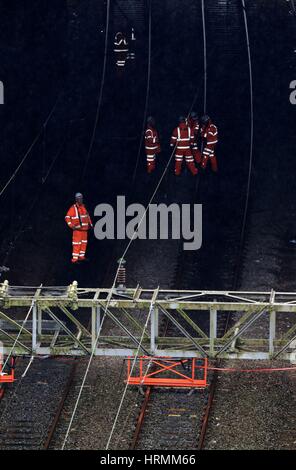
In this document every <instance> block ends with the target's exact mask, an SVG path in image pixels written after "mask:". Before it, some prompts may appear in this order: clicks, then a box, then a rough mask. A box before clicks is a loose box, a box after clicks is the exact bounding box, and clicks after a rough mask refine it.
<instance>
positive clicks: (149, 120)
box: [147, 116, 155, 126]
mask: <svg viewBox="0 0 296 470" xmlns="http://www.w3.org/2000/svg"><path fill="white" fill-rule="evenodd" d="M147 124H148V125H149V124H151V126H155V119H154V117H153V116H148V117H147Z"/></svg>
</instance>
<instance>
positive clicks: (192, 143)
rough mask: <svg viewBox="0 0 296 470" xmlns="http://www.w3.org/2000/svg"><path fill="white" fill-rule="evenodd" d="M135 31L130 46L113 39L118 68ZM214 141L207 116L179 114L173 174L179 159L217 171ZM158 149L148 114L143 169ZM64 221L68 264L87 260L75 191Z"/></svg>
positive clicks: (84, 214)
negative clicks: (68, 236) (68, 244)
mask: <svg viewBox="0 0 296 470" xmlns="http://www.w3.org/2000/svg"><path fill="white" fill-rule="evenodd" d="M135 40H136V38H135V34H134V30H133V29H132V32H131V41H130V46H129V45H128V42H127V40H126V37H125V36H124V34H123V33H121V32H118V33H116V35H115V40H114V53H115V56H116V66H117V68H118V70H122V69H123V68H124V67H125V64H126V60H127V59H131V60H134V59H135V47H134V45H135ZM217 142H218V130H217V127H216V126H215V125H214V124H213V123H212V121H211V119H210V117H209V116H207V115H204V116H202V117H201V118H198V115H197V114H196V113H195V112H191V113H190V114H189V116H188V117H187V118H185V117H180V118H179V123H178V126H177V127H176V128H175V129H174V130H173V133H172V136H171V142H170V145H171V147H172V148H173V150H174V151H175V175H177V176H178V175H180V174H181V170H182V164H183V160H184V159H185V162H186V165H187V167H188V169H189V170H190V172H191V173H192V175H196V174H197V173H198V167H197V165H200V167H201V168H202V169H205V168H206V166H207V163H208V160H210V162H211V168H212V170H213V171H214V172H217V169H218V168H217V159H216V155H215V147H216V144H217ZM160 151H161V148H160V140H159V133H158V131H157V128H156V123H155V119H154V118H153V117H152V116H150V117H148V119H147V126H146V131H145V152H146V160H147V172H148V173H152V172H153V171H154V170H155V165H156V155H158V154H159V153H160ZM65 221H66V223H67V225H68V226H69V228H70V229H71V230H72V234H73V235H72V260H71V261H72V263H73V264H79V263H81V262H85V261H87V258H86V256H85V255H86V248H87V242H88V232H89V230H91V229H93V223H92V220H91V218H90V215H89V213H88V211H87V209H86V207H85V205H84V203H83V195H82V194H81V193H76V194H75V203H74V204H73V205H72V206H71V207H70V209H69V210H68V212H67V214H66V216H65Z"/></svg>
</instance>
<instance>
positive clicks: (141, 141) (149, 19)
mask: <svg viewBox="0 0 296 470" xmlns="http://www.w3.org/2000/svg"><path fill="white" fill-rule="evenodd" d="M151 1H152V0H149V16H148V66H147V86H146V98H145V107H144V116H143V126H142V133H141V138H140V142H139V148H138V153H137V158H136V165H135V168H134V172H133V177H132V184H134V182H135V179H136V176H137V170H138V165H139V158H140V153H141V150H142V144H143V139H144V134H145V127H146V120H147V110H148V102H149V94H150V78H151Z"/></svg>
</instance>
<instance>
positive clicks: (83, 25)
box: [0, 0, 295, 288]
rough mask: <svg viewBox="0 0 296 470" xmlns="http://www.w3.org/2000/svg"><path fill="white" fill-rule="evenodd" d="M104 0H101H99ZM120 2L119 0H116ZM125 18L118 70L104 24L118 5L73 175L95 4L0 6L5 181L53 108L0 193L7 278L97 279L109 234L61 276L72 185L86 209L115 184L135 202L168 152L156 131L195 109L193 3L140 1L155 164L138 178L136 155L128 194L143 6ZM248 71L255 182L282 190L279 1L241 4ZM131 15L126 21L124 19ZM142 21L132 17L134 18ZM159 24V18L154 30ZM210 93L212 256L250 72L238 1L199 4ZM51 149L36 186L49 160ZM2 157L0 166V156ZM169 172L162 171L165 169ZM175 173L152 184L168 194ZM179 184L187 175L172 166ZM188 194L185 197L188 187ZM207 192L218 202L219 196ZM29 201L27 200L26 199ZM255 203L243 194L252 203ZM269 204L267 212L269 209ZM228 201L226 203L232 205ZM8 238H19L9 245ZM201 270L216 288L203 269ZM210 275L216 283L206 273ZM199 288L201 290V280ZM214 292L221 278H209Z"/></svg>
mask: <svg viewBox="0 0 296 470" xmlns="http://www.w3.org/2000/svg"><path fill="white" fill-rule="evenodd" d="M111 3H112V2H111ZM119 3H120V2H119ZM138 3H140V4H141V5H142V10H141V9H140V10H139V12H138V13H137V14H136V16H135V14H134V13H133V12H132V11H130V13H129V14H130V16H129V18H128V20H129V22H127V20H126V19H125V20H124V21H125V22H126V25H125V26H126V29H128V26H129V25H130V24H132V23H133V24H139V28H138V29H139V34H138V37H139V41H138V48H139V50H138V54H137V64H136V70H132V69H131V68H130V69H129V70H126V75H125V76H124V77H123V78H122V79H121V80H119V79H117V78H116V76H115V73H114V62H113V56H112V50H111V49H112V40H113V33H114V31H115V30H116V26H117V25H118V23H120V21H121V20H122V21H123V18H124V17H123V15H122V14H121V12H120V10H119V9H118V8H117V6H116V5H117V3H116V2H113V3H112V7H111V21H110V34H109V48H108V60H107V73H106V80H105V85H104V90H103V103H102V108H101V113H100V116H99V121H98V126H97V130H96V134H95V142H94V145H93V148H92V152H91V155H90V159H89V163H88V166H87V169H86V170H87V171H86V176H85V178H84V179H83V181H82V177H81V174H82V172H83V169H84V166H85V162H86V161H87V155H88V150H89V145H90V138H91V134H92V130H93V124H94V117H95V112H96V104H97V96H98V89H99V84H100V77H101V71H102V70H101V69H102V53H103V48H104V30H105V4H104V2H101V3H100V2H97V1H92V0H89V1H87V2H77V1H74V0H73V1H71V2H70V1H69V2H65V1H60V0H59V1H52V2H50V3H49V2H45V1H44V2H42V1H40V0H39V1H32V0H31V1H29V2H20V1H15V0H14V1H11V2H10V3H9V4H7V2H2V3H1V33H0V48H1V52H2V54H1V55H2V61H1V77H0V78H1V79H2V81H3V82H4V84H5V104H4V105H2V106H1V108H0V112H1V115H0V117H1V123H2V125H1V129H2V133H1V134H2V146H1V148H2V151H1V159H2V161H3V164H2V172H1V185H2V186H3V185H4V184H5V182H6V181H7V179H8V177H9V176H10V175H11V173H12V172H13V170H14V169H15V168H16V166H17V164H18V162H19V161H20V160H21V158H22V156H23V154H24V153H25V151H26V149H27V148H28V147H29V145H30V144H31V142H32V140H33V139H34V137H35V136H36V135H38V133H39V131H40V130H41V129H42V124H43V122H44V121H45V119H46V117H47V116H48V113H49V111H50V110H51V109H52V107H53V106H54V104H55V103H56V101H57V100H58V101H57V104H56V107H55V109H54V112H53V115H52V117H51V119H50V121H49V122H48V124H47V126H46V128H45V129H44V132H43V133H42V134H41V136H40V138H39V140H38V142H37V144H36V145H35V147H34V148H33V150H32V151H31V153H30V154H29V156H28V158H27V160H26V162H25V164H24V165H23V166H22V167H21V170H20V171H19V173H18V174H17V176H16V178H15V179H14V181H13V183H11V185H10V186H9V187H8V188H7V190H6V191H5V193H4V194H3V195H2V207H3V210H2V218H1V236H2V242H1V264H5V265H7V266H9V267H10V273H9V276H8V278H9V281H10V282H11V283H15V284H40V283H41V282H44V283H54V284H64V283H68V282H69V281H71V280H72V279H73V277H76V278H77V277H78V280H79V281H80V284H85V285H86V284H94V283H97V282H98V279H100V278H101V275H102V274H103V273H104V271H105V269H106V266H107V264H108V254H110V252H111V248H112V245H113V244H112V242H104V243H103V242H98V241H96V240H92V243H91V246H90V250H89V254H90V256H91V258H92V259H93V263H92V264H91V266H90V269H89V268H88V269H87V272H84V273H76V272H75V273H73V272H72V268H71V266H70V265H69V264H68V263H69V257H70V251H71V246H70V234H69V232H68V230H67V227H66V226H65V223H64V220H63V217H64V214H65V212H66V210H67V209H68V206H69V205H70V204H71V203H72V195H73V193H74V192H75V191H77V190H82V191H83V192H84V193H85V199H86V202H87V204H88V207H89V209H90V211H91V212H92V210H93V208H94V206H95V205H96V204H97V203H99V202H102V201H104V202H111V201H114V198H115V196H116V195H117V194H127V193H128V194H129V196H130V199H131V200H137V201H139V202H142V203H143V202H145V201H147V197H148V195H149V194H151V192H152V190H153V188H154V186H155V184H156V182H157V179H158V177H159V175H160V169H161V167H163V164H164V163H165V161H167V159H168V158H169V147H168V144H167V142H168V139H169V136H170V132H171V130H172V128H173V127H174V126H175V123H176V119H177V117H178V115H179V114H182V113H183V114H184V113H186V112H187V110H188V109H189V108H190V106H191V104H192V101H193V99H194V97H196V101H195V104H194V108H195V109H196V110H197V111H198V112H201V110H202V107H203V43H202V24H201V11H200V5H197V3H198V2H192V1H187V2H186V6H187V8H184V2H182V5H181V4H180V2H175V1H172V0H170V1H166V2H161V3H160V2H152V62H151V85H150V98H149V106H148V113H153V114H154V115H155V116H156V118H157V122H158V127H159V129H160V133H161V137H162V147H163V153H162V155H161V158H160V160H161V163H160V165H159V167H158V172H157V174H156V175H154V176H153V177H152V178H151V179H150V180H149V181H148V178H147V176H146V175H145V161H144V155H143V151H142V152H141V154H140V163H139V166H138V172H137V183H136V185H135V186H134V187H133V188H132V190H131V175H132V173H133V170H134V167H135V162H136V157H137V152H138V147H139V142H140V135H141V128H142V118H143V112H144V102H145V93H146V80H147V71H146V69H147V5H146V2H144V1H143V2H138ZM247 13H248V20H249V33H250V43H251V54H252V65H253V80H254V129H255V135H254V164H253V172H252V175H253V183H252V186H251V189H253V188H254V187H255V186H256V185H260V184H265V185H266V187H267V190H270V191H272V190H273V189H272V188H273V185H274V183H275V182H276V183H277V184H278V182H279V180H280V182H281V183H282V194H283V197H284V195H285V193H288V192H289V193H290V192H291V191H293V192H294V191H295V184H294V179H293V180H292V181H291V182H289V185H286V179H287V177H288V176H289V175H291V173H292V174H293V172H294V154H293V149H294V144H295V133H294V126H293V125H291V123H293V122H295V119H294V121H293V118H294V117H295V107H293V106H292V105H291V104H290V103H289V89H288V87H289V83H290V81H291V80H292V79H293V78H294V75H293V73H294V69H295V54H293V49H294V46H295V22H294V19H293V17H292V16H291V15H289V11H288V6H287V4H286V2H284V1H280V0H277V1H270V0H269V1H265V2H260V4H258V2H254V1H249V2H247ZM133 15H134V17H133ZM140 20H142V22H141V21H140ZM160 26H161V27H160ZM206 27H207V52H208V54H207V55H208V83H207V89H208V98H207V103H208V105H207V110H208V113H209V114H211V115H212V116H213V119H214V121H215V122H216V123H217V125H218V127H219V132H220V143H219V148H218V158H219V163H220V173H219V178H214V177H213V176H212V175H207V176H206V177H205V178H203V180H202V182H201V192H200V194H201V196H200V199H201V202H203V203H204V210H203V213H204V234H203V238H204V243H203V248H202V250H200V252H199V253H198V254H197V255H196V256H199V257H201V258H202V256H203V250H205V251H204V252H205V253H206V256H207V263H209V262H211V260H209V259H208V248H209V245H208V244H210V243H211V245H212V246H211V250H210V251H211V257H212V259H213V260H214V259H215V256H216V252H217V250H221V248H222V249H223V247H221V245H220V244H219V238H221V237H220V233H221V236H222V238H223V231H224V230H225V228H226V229H227V226H228V225H229V224H231V223H232V222H231V220H229V219H228V220H224V217H223V213H224V212H225V213H228V210H226V211H224V208H226V209H229V206H230V207H231V205H232V204H233V194H235V198H236V201H235V204H234V206H235V212H234V214H233V215H234V218H235V217H240V216H241V213H242V211H241V208H242V204H243V202H244V197H245V188H246V180H247V178H246V176H247V169H248V163H249V121H250V116H249V100H250V97H249V77H248V62H247V49H246V44H245V32H244V25H243V17H242V10H241V6H240V2H239V1H229V2H227V4H225V5H224V6H222V5H221V4H220V3H219V2H218V1H215V0H212V1H209V2H206ZM57 153H59V154H58V158H57V159H56V161H55V163H54V166H53V167H52V171H51V172H50V174H49V176H48V178H47V180H46V182H45V183H44V184H42V178H44V176H45V175H46V174H47V172H48V170H49V168H50V165H51V163H52V162H53V160H54V158H55V156H56V155H57ZM4 162H5V163H4ZM171 172H172V169H171ZM175 184H176V183H175V181H174V177H173V176H171V175H170V177H169V179H165V180H164V183H163V186H164V188H163V189H164V192H165V193H167V192H168V193H169V195H170V197H171V198H172V200H173V198H174V191H175ZM177 184H180V185H184V184H185V185H191V184H192V181H191V176H190V175H188V174H187V173H184V174H183V176H182V178H181V179H180V180H179V182H178V183H177ZM188 197H191V196H190V195H189V196H188ZM217 201H218V202H219V203H218V204H217ZM32 203H33V204H32ZM253 205H256V200H253V199H252V192H251V206H253ZM274 210H275V211H276V210H277V208H276V207H274ZM236 211H237V212H236ZM15 237H17V239H16V241H15V242H14V240H15ZM204 280H205V284H206V286H207V287H209V288H211V287H214V286H213V285H212V284H211V279H207V278H206V272H204ZM215 283H216V281H215ZM206 286H204V287H206ZM215 287H216V288H219V285H217V284H216V285H215Z"/></svg>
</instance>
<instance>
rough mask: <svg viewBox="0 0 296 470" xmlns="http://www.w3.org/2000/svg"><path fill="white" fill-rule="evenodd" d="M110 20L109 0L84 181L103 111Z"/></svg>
mask: <svg viewBox="0 0 296 470" xmlns="http://www.w3.org/2000/svg"><path fill="white" fill-rule="evenodd" d="M109 18H110V0H107V8H106V33H105V46H104V60H103V70H102V76H101V84H100V88H99V94H98V104H97V109H96V116H95V122H94V127H93V131H92V136H91V140H90V144H89V148H88V152H87V156H86V160H85V164H84V168H83V172H82V181H83V180H84V178H85V175H86V169H87V166H88V163H89V160H90V157H91V152H92V148H93V144H94V141H95V136H96V131H97V127H98V121H99V117H100V110H101V105H102V98H103V89H104V84H105V76H106V64H107V54H108V35H109Z"/></svg>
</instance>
